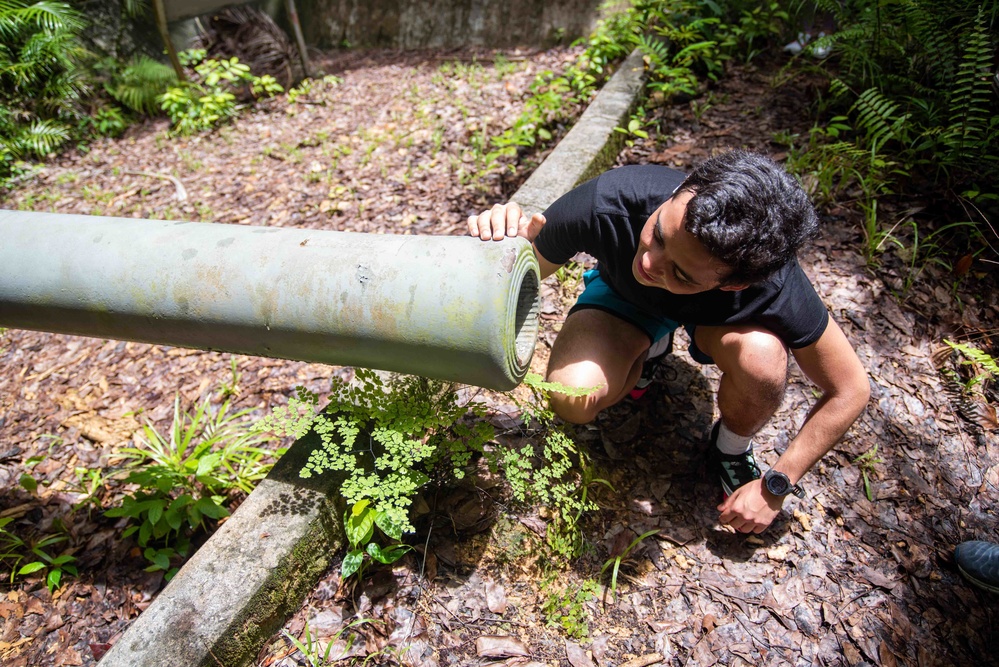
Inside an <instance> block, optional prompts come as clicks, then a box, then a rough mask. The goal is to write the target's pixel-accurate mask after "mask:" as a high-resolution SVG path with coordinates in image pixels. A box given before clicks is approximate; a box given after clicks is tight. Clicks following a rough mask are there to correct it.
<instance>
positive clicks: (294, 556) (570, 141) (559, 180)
mask: <svg viewBox="0 0 999 667" xmlns="http://www.w3.org/2000/svg"><path fill="white" fill-rule="evenodd" d="M644 76H645V75H644V67H643V63H642V58H641V55H640V54H639V53H638V52H637V51H636V52H635V53H632V54H631V55H630V56H629V57H628V58H627V60H625V61H624V63H623V64H622V65H621V67H620V68H619V69H618V71H617V73H615V74H614V76H613V77H611V79H610V81H609V82H608V83H607V84H606V85H605V86H604V87H603V89H601V91H600V93H599V94H598V95H597V97H596V98H595V99H594V100H593V102H592V103H591V104H590V106H589V107H588V108H587V109H586V111H585V112H584V113H583V116H582V117H581V118H580V120H579V122H578V123H576V125H575V126H574V127H573V129H572V130H571V131H570V132H569V134H568V135H566V137H565V138H564V139H562V141H561V142H559V144H558V146H556V148H555V150H554V151H552V153H551V154H550V155H549V156H548V158H547V159H546V160H545V161H544V163H542V164H541V166H540V167H538V168H537V170H535V172H534V174H533V175H532V176H531V177H530V178H529V179H528V180H527V182H526V183H524V185H523V186H522V187H521V188H520V189H519V190H518V191H517V192H516V194H514V196H513V197H512V199H513V201H516V202H517V203H519V204H520V205H521V206H522V207H523V208H524V209H525V210H526V211H528V212H534V211H541V210H544V209H545V208H547V207H548V205H549V204H551V203H552V202H553V201H555V200H556V199H557V198H558V197H560V196H562V195H563V194H565V193H566V192H568V191H569V190H571V189H572V188H573V187H575V186H576V185H578V184H579V183H581V182H583V181H585V180H586V179H588V178H591V177H592V176H595V175H597V174H598V173H600V172H601V171H603V170H605V169H607V168H608V167H610V166H611V164H612V163H613V161H614V157H615V156H616V155H617V152H618V150H619V148H620V142H621V141H622V140H623V135H621V133H619V132H615V131H614V128H615V127H618V126H620V125H623V124H626V123H627V118H628V116H629V114H630V113H631V110H632V108H633V107H634V105H635V102H636V100H637V98H638V95H639V93H640V92H641V89H642V85H643V83H644ZM318 444H319V443H318V438H317V437H316V436H315V435H314V434H310V435H307V436H306V437H304V438H302V439H300V440H298V441H296V442H295V443H294V444H293V445H292V446H291V448H290V449H289V450H288V453H287V454H285V455H284V456H283V457H282V458H281V460H280V461H278V463H277V465H276V466H275V467H274V469H273V470H272V471H271V473H270V475H268V476H267V478H266V479H265V480H263V481H262V482H261V483H260V484H259V485H258V486H257V488H256V489H254V491H253V493H251V494H250V495H249V497H248V498H247V499H246V501H245V502H244V503H243V504H242V505H241V506H240V507H239V509H237V510H236V511H235V512H234V513H233V515H232V516H231V517H230V518H229V520H228V521H226V522H225V523H224V524H223V525H222V527H221V528H220V529H219V530H218V531H217V532H216V533H215V534H214V535H213V536H212V537H211V539H209V540H208V541H207V542H206V543H205V544H204V545H203V546H202V547H201V548H200V549H199V550H198V552H197V553H196V554H195V555H194V556H193V557H192V558H191V559H190V560H189V561H188V562H187V563H186V564H185V565H184V567H183V568H181V570H180V572H178V573H177V576H175V577H174V578H173V580H172V581H171V582H170V583H169V584H168V585H167V587H166V588H165V589H164V590H163V592H162V593H160V594H159V596H157V598H156V600H155V601H154V602H153V603H152V604H151V605H150V606H149V608H148V609H146V611H145V612H143V613H142V614H141V615H140V616H139V618H137V619H136V620H135V622H134V623H132V625H131V626H130V627H129V628H128V630H127V631H126V632H125V634H124V635H123V636H122V637H121V638H120V639H119V640H118V641H117V642H116V643H115V645H114V646H113V647H112V648H111V650H110V651H108V653H107V654H106V655H105V656H104V658H103V659H102V660H101V661H100V665H101V667H159V666H163V667H188V666H191V667H241V666H243V665H250V664H252V663H253V661H254V659H255V658H256V656H257V653H258V651H259V650H260V647H261V646H262V644H263V643H264V642H265V641H267V639H268V638H269V637H271V636H273V634H274V633H275V632H277V631H278V630H279V629H280V628H281V627H282V626H283V625H284V623H285V622H286V620H287V619H288V617H289V616H291V615H292V614H293V613H295V611H296V610H297V609H298V608H299V607H300V606H301V604H302V601H303V600H304V599H305V597H306V595H308V593H309V591H311V590H312V589H313V587H314V586H315V585H316V583H317V582H318V580H319V578H320V577H321V576H322V574H323V572H325V571H326V569H327V568H328V567H329V566H330V565H331V564H333V563H334V561H337V562H339V560H340V558H341V557H342V553H343V548H344V546H345V540H344V537H343V524H342V517H343V513H344V510H345V502H344V500H343V498H342V497H341V496H340V494H339V486H340V482H341V478H338V477H336V476H334V475H331V474H328V473H327V474H325V475H321V476H319V477H313V478H310V479H307V480H306V479H302V478H301V477H299V475H298V473H299V471H300V470H301V469H302V467H303V466H304V464H305V461H306V459H307V458H308V456H309V454H310V453H311V452H312V451H313V449H315V448H316V447H317V446H318Z"/></svg>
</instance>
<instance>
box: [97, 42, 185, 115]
mask: <svg viewBox="0 0 999 667" xmlns="http://www.w3.org/2000/svg"><path fill="white" fill-rule="evenodd" d="M176 82H177V75H176V73H175V72H174V71H173V69H172V68H170V67H168V66H167V65H164V64H163V63H161V62H158V61H156V60H153V59H152V58H149V57H147V56H141V57H139V58H136V59H134V60H133V61H132V62H131V63H129V65H128V67H126V68H125V69H124V70H122V72H121V73H120V74H119V75H118V76H117V77H115V79H114V81H113V82H112V83H111V84H110V85H108V86H107V87H106V89H107V91H108V93H109V94H110V95H111V96H112V97H114V98H115V99H116V100H118V101H119V102H120V103H122V104H123V105H125V106H126V107H128V108H129V109H131V110H133V111H136V112H138V113H143V114H146V115H150V116H152V115H154V114H156V113H158V112H159V110H160V105H159V102H158V101H157V98H158V97H159V96H160V95H162V94H163V93H164V92H165V91H166V89H167V88H168V87H169V86H171V85H172V84H174V83H176Z"/></svg>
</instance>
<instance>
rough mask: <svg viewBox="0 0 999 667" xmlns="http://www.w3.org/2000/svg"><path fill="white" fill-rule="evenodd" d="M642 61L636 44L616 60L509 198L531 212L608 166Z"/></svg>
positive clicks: (639, 82) (641, 79)
mask: <svg viewBox="0 0 999 667" xmlns="http://www.w3.org/2000/svg"><path fill="white" fill-rule="evenodd" d="M645 78H646V74H645V63H644V61H643V60H642V54H641V52H640V51H638V49H635V50H634V51H632V53H631V55H629V56H628V58H627V59H626V60H625V61H624V62H623V63H622V64H621V66H620V67H619V68H618V70H617V72H615V73H614V76H612V77H611V79H610V81H608V82H607V83H606V84H605V85H604V87H603V88H601V89H600V92H599V93H598V94H597V97H596V98H595V99H594V100H593V102H592V103H591V104H590V106H588V107H587V108H586V111H584V112H583V115H582V117H581V118H580V119H579V122H577V123H576V124H575V125H574V126H573V128H572V129H571V130H569V134H567V135H565V137H564V138H563V139H562V141H560V142H559V143H558V145H557V146H556V147H555V150H553V151H552V152H551V154H550V155H549V156H548V158H547V159H546V160H545V161H544V162H542V163H541V165H540V166H539V167H538V168H537V169H535V170H534V173H533V174H531V176H530V178H528V179H527V181H526V182H525V183H524V184H523V185H522V186H521V187H520V189H519V190H517V192H516V193H514V195H513V196H512V197H511V198H510V199H511V200H513V201H515V202H517V203H518V204H520V206H521V208H523V209H524V211H525V212H526V213H527V214H528V215H530V214H532V213H536V212H540V211H543V210H545V209H546V208H548V206H550V205H551V203H552V202H554V201H555V200H556V199H558V198H559V197H561V196H562V195H564V194H565V193H566V192H568V191H569V190H571V189H573V188H574V187H576V186H577V185H579V184H580V183H582V182H584V181H587V180H589V179H591V178H593V177H594V176H597V175H598V174H600V173H601V172H603V171H605V170H607V169H608V168H610V166H611V165H612V164H613V163H614V159H615V158H616V157H617V154H618V151H620V149H621V145H622V143H623V142H624V135H623V134H621V133H620V132H615V131H614V128H616V127H620V126H627V124H628V118H629V116H630V115H631V111H632V109H634V107H635V103H636V101H637V99H638V96H639V94H641V92H642V87H643V86H644V85H645Z"/></svg>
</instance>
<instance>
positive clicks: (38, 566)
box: [17, 560, 45, 575]
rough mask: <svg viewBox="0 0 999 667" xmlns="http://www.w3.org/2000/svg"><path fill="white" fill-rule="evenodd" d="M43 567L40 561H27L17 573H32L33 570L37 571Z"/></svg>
mask: <svg viewBox="0 0 999 667" xmlns="http://www.w3.org/2000/svg"><path fill="white" fill-rule="evenodd" d="M44 569H45V563H43V562H41V561H37V560H36V561H35V562H34V563H28V564H27V565H25V566H24V567H22V568H21V569H20V570H18V571H17V573H18V574H19V575H21V574H32V573H33V572H38V571H39V570H44Z"/></svg>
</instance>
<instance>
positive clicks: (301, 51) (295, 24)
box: [284, 0, 312, 78]
mask: <svg viewBox="0 0 999 667" xmlns="http://www.w3.org/2000/svg"><path fill="white" fill-rule="evenodd" d="M284 6H285V9H287V10H288V20H289V23H291V27H292V28H293V29H294V31H295V41H296V42H297V43H298V55H299V57H300V58H301V59H302V75H303V76H305V77H306V78H308V77H310V76H312V75H311V74H310V72H309V56H308V54H307V53H306V51H305V38H304V37H303V36H302V24H301V23H299V21H298V9H297V8H296V7H295V0H284Z"/></svg>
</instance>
